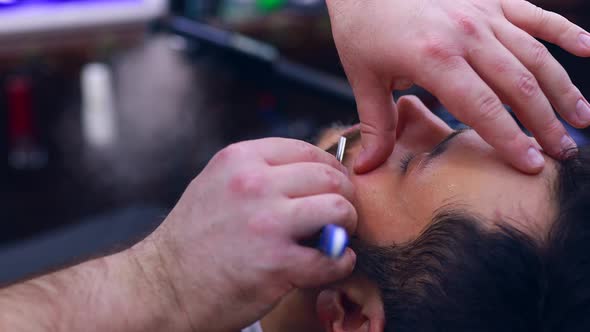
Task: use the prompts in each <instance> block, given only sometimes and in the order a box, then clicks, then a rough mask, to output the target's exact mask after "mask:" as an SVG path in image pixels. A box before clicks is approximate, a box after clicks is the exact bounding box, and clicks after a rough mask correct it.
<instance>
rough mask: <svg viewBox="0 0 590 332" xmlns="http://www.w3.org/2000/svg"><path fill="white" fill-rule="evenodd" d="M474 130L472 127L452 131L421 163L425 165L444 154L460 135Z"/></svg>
mask: <svg viewBox="0 0 590 332" xmlns="http://www.w3.org/2000/svg"><path fill="white" fill-rule="evenodd" d="M470 130H472V129H471V128H465V129H459V130H455V131H454V132H452V133H451V134H450V135H449V136H447V137H446V138H445V139H443V140H442V141H441V142H440V143H438V144H437V145H436V146H435V147H434V148H433V149H432V151H430V153H429V154H428V155H427V156H426V158H425V159H424V161H423V162H422V163H421V164H423V166H425V165H426V164H428V163H429V162H431V161H432V160H434V159H435V158H436V157H438V156H440V155H442V154H443V153H444V152H445V151H446V150H447V149H448V148H449V147H450V146H451V144H452V143H453V141H454V140H455V139H456V138H458V137H459V135H461V134H463V133H466V132H468V131H470Z"/></svg>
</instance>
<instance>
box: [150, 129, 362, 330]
mask: <svg viewBox="0 0 590 332" xmlns="http://www.w3.org/2000/svg"><path fill="white" fill-rule="evenodd" d="M353 195H354V187H353V185H352V183H351V182H350V180H349V179H348V176H347V175H346V169H345V168H344V167H343V166H342V165H341V164H340V163H339V162H338V161H337V160H336V158H335V157H334V156H332V155H330V154H328V153H327V152H325V151H323V150H321V149H319V148H317V147H315V146H313V145H310V144H307V143H305V142H301V141H296V140H289V139H279V138H271V139H264V140H258V141H249V142H243V143H238V144H234V145H231V146H229V147H228V148H226V149H224V150H222V151H221V152H219V153H218V154H217V155H216V156H215V157H214V158H213V159H212V160H211V162H210V163H209V165H207V167H206V168H205V169H204V170H203V172H202V173H201V174H200V175H199V176H198V177H197V178H196V179H195V180H194V181H193V182H192V183H191V185H190V186H189V188H188V189H187V191H186V192H185V193H184V195H183V196H182V198H181V199H180V201H179V203H178V204H177V206H176V207H175V208H174V210H173V211H172V212H171V214H170V215H169V216H168V218H167V220H166V221H165V222H164V224H163V225H162V227H161V228H160V229H158V230H157V231H156V232H155V233H154V234H153V236H152V237H151V238H152V240H153V241H154V242H155V243H156V245H157V247H158V248H159V251H160V256H161V257H162V258H163V259H162V260H163V262H164V263H162V264H163V266H165V268H166V270H167V273H168V274H169V275H170V280H171V286H172V287H173V289H174V290H175V293H176V296H177V298H178V302H179V304H180V307H181V308H182V310H183V311H184V312H186V314H187V317H189V318H190V320H191V324H192V326H193V328H194V330H198V331H231V330H236V329H239V328H242V327H244V326H246V325H249V324H251V323H253V322H254V321H256V320H257V319H259V318H261V317H262V316H263V315H264V314H265V313H267V312H268V311H269V310H270V309H271V308H272V307H273V306H274V305H275V304H276V303H277V302H278V301H279V300H280V299H281V297H283V296H284V295H286V294H287V293H288V292H289V291H291V290H292V289H294V288H308V287H317V286H321V285H324V284H326V283H329V282H333V281H336V280H339V279H341V278H344V277H346V276H347V275H349V274H350V273H351V272H352V270H353V267H354V264H355V259H356V256H355V255H354V253H353V252H352V250H350V249H347V251H346V253H345V255H344V256H343V257H342V258H340V259H338V260H334V259H330V258H328V257H326V256H324V255H323V254H321V253H320V252H319V251H318V250H316V249H314V248H309V247H304V246H301V245H299V244H298V243H299V241H301V240H302V239H306V238H309V237H310V236H313V235H314V234H316V233H317V232H318V231H320V229H321V228H322V227H323V226H325V225H326V224H329V223H333V224H337V225H341V226H343V227H345V228H346V229H347V230H348V231H349V232H350V233H352V232H354V231H355V229H356V222H357V214H356V211H355V209H354V207H353V206H352V204H351V203H350V200H352V198H353ZM148 240H149V239H148Z"/></svg>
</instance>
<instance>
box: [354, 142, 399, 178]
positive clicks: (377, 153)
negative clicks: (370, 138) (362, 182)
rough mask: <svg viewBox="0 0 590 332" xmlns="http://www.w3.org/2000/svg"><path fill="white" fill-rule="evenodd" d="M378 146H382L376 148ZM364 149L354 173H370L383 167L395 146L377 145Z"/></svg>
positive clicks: (355, 164)
mask: <svg viewBox="0 0 590 332" xmlns="http://www.w3.org/2000/svg"><path fill="white" fill-rule="evenodd" d="M377 144H379V145H382V146H376V145H377ZM368 146H369V147H368V148H365V147H363V148H362V149H361V152H360V153H359V154H358V156H357V158H356V161H355V163H354V171H355V173H357V174H364V173H368V172H370V171H372V170H374V169H376V168H378V167H379V166H381V165H382V164H383V163H384V162H385V161H386V160H387V158H388V157H389V155H390V154H391V151H393V144H387V143H383V142H381V143H376V144H368Z"/></svg>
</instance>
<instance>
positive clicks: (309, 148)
mask: <svg viewBox="0 0 590 332" xmlns="http://www.w3.org/2000/svg"><path fill="white" fill-rule="evenodd" d="M293 148H294V149H295V150H296V151H297V152H298V154H299V155H301V156H304V159H305V160H308V161H313V160H316V159H317V158H316V150H315V149H316V148H315V147H314V146H313V145H310V144H308V143H306V142H303V141H294V142H293Z"/></svg>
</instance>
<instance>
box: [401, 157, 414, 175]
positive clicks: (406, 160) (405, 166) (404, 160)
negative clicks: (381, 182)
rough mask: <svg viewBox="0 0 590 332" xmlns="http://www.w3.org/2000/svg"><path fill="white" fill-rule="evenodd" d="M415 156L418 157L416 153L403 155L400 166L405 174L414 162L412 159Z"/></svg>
mask: <svg viewBox="0 0 590 332" xmlns="http://www.w3.org/2000/svg"><path fill="white" fill-rule="evenodd" d="M414 157H416V155H415V154H413V153H407V154H405V155H404V156H403V157H402V159H400V161H399V164H400V165H399V167H400V168H401V170H402V173H403V174H405V173H406V172H407V171H408V168H409V167H410V163H411V162H412V159H414Z"/></svg>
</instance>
